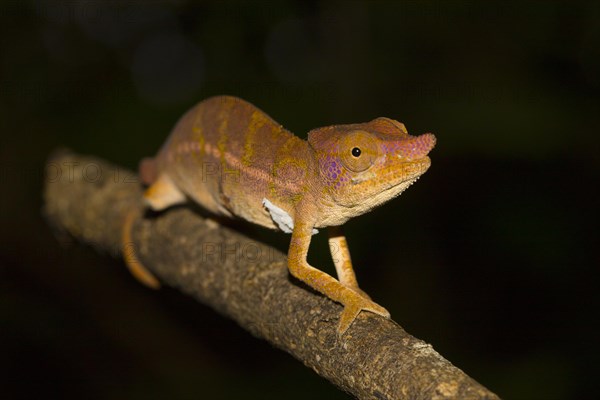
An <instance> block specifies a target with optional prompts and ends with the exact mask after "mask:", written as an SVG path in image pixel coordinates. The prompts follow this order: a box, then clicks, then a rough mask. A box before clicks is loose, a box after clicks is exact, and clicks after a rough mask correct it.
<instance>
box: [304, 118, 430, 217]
mask: <svg viewBox="0 0 600 400" xmlns="http://www.w3.org/2000/svg"><path fill="white" fill-rule="evenodd" d="M308 141H309V143H310V145H311V147H312V149H313V150H314V151H315V157H316V159H317V165H318V169H319V178H320V181H321V182H322V185H321V188H320V190H322V191H323V192H324V193H322V194H321V196H322V197H321V198H323V197H325V198H327V199H330V200H331V201H325V202H323V204H322V207H323V208H326V210H323V211H324V212H325V214H327V215H328V216H327V217H326V218H325V219H326V220H327V222H326V223H325V224H324V226H327V225H339V224H342V223H344V222H345V221H346V220H348V219H350V218H352V217H354V216H357V215H360V214H364V213H365V212H367V211H369V210H370V209H372V208H374V207H376V206H378V205H380V204H383V203H385V202H386V201H388V200H390V199H392V198H394V197H396V196H398V195H399V194H400V193H402V192H403V191H404V190H405V189H406V188H408V187H409V186H410V185H411V184H412V183H414V182H415V181H416V180H417V179H418V178H419V177H420V176H421V175H422V174H423V173H425V171H427V169H428V168H429V165H430V164H431V160H430V159H429V157H428V156H427V154H428V153H429V152H430V151H431V149H432V148H433V147H434V145H435V136H433V134H431V133H425V134H423V135H420V136H411V135H409V134H408V132H407V130H406V128H405V127H404V125H403V124H402V123H400V122H398V121H394V120H392V119H388V118H377V119H374V120H373V121H370V122H367V123H363V124H351V125H336V126H329V127H325V128H318V129H315V130H313V131H311V132H309V136H308Z"/></svg>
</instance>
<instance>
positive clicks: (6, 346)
mask: <svg viewBox="0 0 600 400" xmlns="http://www.w3.org/2000/svg"><path fill="white" fill-rule="evenodd" d="M136 4H137V3H132V2H128V1H126V2H118V3H117V2H100V1H88V2H73V1H70V2H66V3H65V2H57V1H52V2H46V1H22V2H2V3H1V5H0V132H1V134H2V147H1V150H0V166H1V170H0V172H1V181H0V182H1V187H2V196H1V197H0V213H1V214H0V215H1V217H2V221H1V222H2V223H1V228H0V243H1V246H2V251H1V253H0V263H1V267H0V324H1V325H0V338H1V340H0V364H1V365H2V368H3V369H4V372H1V378H0V390H1V392H2V398H5V399H17V398H33V397H39V396H44V397H46V398H90V399H94V398H97V399H115V398H116V399H118V398H127V399H137V398H145V399H159V398H170V399H184V398H208V397H209V396H210V397H211V398H223V399H233V398H239V397H240V396H244V397H245V398H260V399H277V398H281V397H285V398H290V399H294V398H297V399H301V398H302V399H304V398H312V399H325V398H331V399H334V398H337V399H345V398H348V396H347V395H345V394H344V393H342V392H339V391H338V390H337V389H335V388H334V387H333V386H332V385H331V384H329V383H328V382H326V381H325V380H323V379H321V378H319V377H318V376H317V375H316V374H315V373H314V372H312V371H311V370H309V369H307V368H305V367H303V366H302V365H301V364H300V363H299V362H297V361H295V360H294V359H293V358H292V357H290V356H288V355H286V354H284V353H282V352H280V351H278V350H275V349H273V348H271V347H270V346H269V345H268V344H266V343H265V342H263V341H261V340H258V339H255V338H253V337H251V336H250V335H249V334H248V333H246V332H245V331H243V330H241V329H240V328H239V327H238V326H237V325H235V323H233V322H231V321H229V320H227V319H225V318H222V317H221V316H219V315H217V314H216V313H214V312H213V311H212V310H210V309H208V308H207V307H205V306H203V305H200V304H197V303H195V302H194V301H192V300H190V299H188V298H186V297H185V296H183V295H180V294H179V293H177V292H175V291H173V290H169V289H164V290H161V291H160V292H153V291H150V290H147V289H145V288H144V287H142V286H141V285H139V284H137V283H136V282H135V281H134V280H133V279H132V278H131V277H130V276H129V275H128V273H127V272H126V270H125V268H124V267H123V264H122V262H121V261H119V260H114V259H112V258H111V257H110V256H109V255H101V254H97V253H96V252H94V251H93V250H92V249H90V248H89V247H86V246H83V245H78V244H76V243H70V241H69V240H68V239H65V238H60V237H59V238H56V237H55V236H54V235H53V234H52V231H51V230H50V228H49V227H48V226H47V225H46V223H45V221H44V220H43V217H42V214H41V206H42V187H43V181H44V162H45V159H46V157H47V156H48V155H49V153H50V152H51V151H52V150H53V149H55V148H56V147H58V146H67V147H69V148H71V149H73V150H75V151H77V152H80V153H84V154H94V155H97V156H100V157H103V158H106V159H108V160H111V161H113V162H115V163H118V164H120V165H123V166H126V167H129V168H135V167H136V165H137V162H138V160H139V159H140V158H141V157H143V156H148V155H152V154H154V153H155V152H156V150H157V149H158V147H159V146H160V144H161V143H162V141H163V140H164V139H165V137H166V136H167V134H168V132H169V130H170V128H171V127H172V126H173V124H174V123H175V121H176V120H177V118H179V116H180V115H181V114H183V112H184V111H185V110H187V109H188V108H189V107H191V106H192V105H193V104H194V103H196V102H197V101H199V100H201V99H203V98H206V97H208V96H211V95H215V94H232V95H237V96H240V97H242V98H245V99H247V100H249V101H251V102H252V103H254V104H256V105H257V106H259V107H260V108H262V109H263V110H265V111H267V112H268V113H269V114H270V115H271V116H272V117H273V118H275V119H276V120H277V121H278V122H280V123H282V124H283V125H284V126H285V127H287V128H288V129H290V130H291V131H293V132H296V133H297V134H298V135H300V136H302V137H305V135H306V132H307V131H308V130H310V129H311V128H315V127H319V126H324V125H329V124H334V123H351V122H364V121H367V120H370V119H372V118H375V117H378V116H387V117H391V118H394V119H398V120H400V121H403V122H404V123H405V124H406V126H407V127H408V129H409V131H410V132H411V133H413V134H419V133H423V132H428V131H431V132H434V133H435V134H436V136H437V138H438V145H437V147H436V148H435V149H434V151H433V152H432V160H433V165H432V167H431V169H430V170H429V172H427V174H426V175H425V176H423V177H422V178H421V179H420V180H419V182H418V184H417V185H415V186H414V187H412V188H411V189H410V190H408V191H407V192H406V193H405V194H403V195H402V196H401V197H400V198H399V199H396V200H394V201H393V202H391V203H390V204H387V205H385V206H383V207H381V208H379V209H377V210H375V211H373V212H372V213H370V214H368V215H366V216H363V217H360V218H358V219H356V220H353V221H351V222H350V223H348V224H347V234H348V238H349V241H350V247H351V250H352V255H353V258H354V262H355V265H356V267H357V273H358V275H359V280H360V282H361V283H362V285H363V287H364V288H365V290H366V291H367V292H368V293H370V294H371V295H372V296H373V297H374V299H375V300H377V301H378V302H380V303H381V304H383V305H384V306H386V307H387V308H388V309H389V310H390V311H391V313H392V316H393V317H394V319H395V320H397V321H398V322H399V323H400V324H401V325H402V326H403V327H404V328H405V329H406V330H407V331H408V332H410V333H411V334H413V335H415V336H417V337H419V338H422V339H424V340H426V341H427V342H429V343H431V344H432V345H433V346H434V348H435V349H436V350H438V351H439V352H440V353H441V354H443V355H444V356H445V357H446V358H448V359H449V360H451V361H452V362H453V363H454V364H455V365H457V366H458V367H460V368H462V369H463V370H465V371H466V372H467V373H468V374H469V375H471V376H472V377H474V378H475V379H477V380H478V381H480V382H481V383H483V384H484V385H486V386H487V387H489V388H490V389H492V390H493V391H495V392H497V393H498V394H500V395H501V396H502V397H505V398H507V399H508V398H514V399H575V398H577V399H584V398H591V397H592V395H593V393H597V386H598V385H597V374H598V368H597V357H598V347H599V346H598V333H599V332H598V328H597V326H596V323H597V317H598V303H599V299H600V296H599V295H598V280H597V279H596V275H597V271H598V266H599V265H600V262H599V261H600V260H599V256H598V251H597V248H598V244H599V243H598V222H599V219H598V199H597V197H596V189H597V186H598V183H599V169H600V162H599V157H598V151H599V149H600V146H599V144H600V140H599V132H598V125H599V124H598V120H599V118H598V117H599V115H600V2H592V1H590V2H577V1H537V2H514V3H513V2H505V1H502V2H499V1H486V2H471V1H443V2H437V1H397V2H392V1H370V2H347V1H337V2H336V1H331V2H315V1H311V2H305V1H282V2H277V3H274V4H267V3H255V2H233V3H230V2H228V3H216V2H215V3H212V2H198V3H197V2H191V1H171V2H168V3H158V2H146V3H145V5H144V6H140V5H136ZM257 231H260V229H258V228H257ZM282 235H283V234H282ZM281 240H282V241H285V240H288V239H287V238H286V237H285V236H282V239H281ZM316 241H317V242H318V244H317V245H316V246H315V251H314V252H313V253H312V254H311V260H313V263H319V262H320V263H321V264H323V268H324V269H326V270H328V271H330V270H331V266H330V265H329V264H330V261H329V256H328V255H327V254H326V252H325V250H326V245H325V239H324V237H320V236H317V237H316ZM315 261H316V262H315Z"/></svg>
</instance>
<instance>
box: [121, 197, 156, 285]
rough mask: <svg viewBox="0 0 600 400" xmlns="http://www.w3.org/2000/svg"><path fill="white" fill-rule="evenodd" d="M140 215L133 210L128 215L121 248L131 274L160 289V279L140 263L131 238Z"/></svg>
mask: <svg viewBox="0 0 600 400" xmlns="http://www.w3.org/2000/svg"><path fill="white" fill-rule="evenodd" d="M139 214H140V211H139V209H137V208H135V209H132V210H131V211H129V212H128V213H127V216H126V217H125V223H124V224H123V230H122V231H121V247H122V251H123V258H124V260H125V264H126V265H127V268H128V269H129V272H131V274H132V275H133V276H134V277H135V278H136V279H137V280H138V281H140V282H141V283H143V284H144V285H146V286H148V287H150V288H152V289H158V288H160V283H159V282H158V279H156V278H155V277H154V275H152V274H151V273H150V271H148V270H147V269H146V268H145V267H144V266H143V265H142V263H141V262H140V260H139V259H138V258H137V255H136V254H135V246H134V243H133V240H132V237H131V231H132V228H133V222H134V221H135V218H136V217H137V216H138V215H139Z"/></svg>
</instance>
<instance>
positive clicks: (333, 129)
mask: <svg viewBox="0 0 600 400" xmlns="http://www.w3.org/2000/svg"><path fill="white" fill-rule="evenodd" d="M435 142H436V138H435V136H434V135H433V134H431V133H425V134H422V135H419V136H411V135H409V134H408V131H407V130H406V127H405V126H404V124H402V123H400V122H398V121H395V120H393V119H389V118H384V117H380V118H376V119H374V120H372V121H370V122H366V123H357V124H345V125H332V126H326V127H322V128H316V129H313V130H311V131H310V132H308V140H303V139H301V138H299V137H298V136H296V135H294V134H293V133H291V132H289V131H288V130H286V129H285V128H283V126H281V125H280V124H279V123H277V122H275V121H274V120H273V119H272V118H271V117H269V116H268V115H267V114H265V113H264V112H263V111H261V110H260V109H258V108H257V107H255V106H254V105H252V104H251V103H249V102H247V101H245V100H242V99H240V98H237V97H233V96H216V97H211V98H208V99H206V100H203V101H201V102H200V103H198V104H197V105H195V106H194V107H193V108H192V109H190V110H189V111H188V112H187V113H185V114H184V115H183V116H182V117H181V118H180V120H179V121H178V122H177V124H176V125H175V127H174V128H173V130H172V132H171V134H170V135H169V137H168V138H167V140H166V142H165V143H164V145H163V146H162V148H161V149H160V150H159V152H158V154H157V155H156V157H154V158H146V159H143V160H142V161H141V163H140V168H139V173H140V178H141V181H142V182H143V183H144V184H145V185H147V186H148V187H147V189H146V190H145V192H144V195H143V197H144V203H145V205H146V207H150V208H151V209H153V210H155V211H161V210H165V209H167V208H169V207H171V206H173V205H177V204H181V203H185V202H188V201H193V202H195V203H197V204H199V205H200V206H202V207H203V208H204V209H206V210H207V211H209V212H210V213H213V214H216V215H219V216H224V217H229V218H241V219H244V220H247V221H249V222H252V223H254V224H257V225H260V226H264V227H267V228H271V229H279V230H282V231H284V232H287V233H291V240H290V245H289V249H288V270H289V272H290V274H291V275H292V276H294V277H295V278H297V279H298V280H300V281H302V282H304V283H305V284H307V285H308V286H310V287H311V288H313V289H315V290H316V291H318V292H320V293H322V294H323V295H325V296H326V297H328V298H329V299H331V300H333V301H335V302H338V303H341V304H342V305H343V310H342V312H341V315H340V319H339V323H338V326H337V332H338V334H340V335H343V334H344V333H345V332H346V331H347V329H348V328H349V327H350V326H351V324H352V322H353V321H354V320H355V319H356V317H357V316H358V315H359V313H360V312H361V311H368V312H371V313H375V314H378V315H380V316H383V317H385V318H390V313H389V312H388V311H387V310H386V309H385V308H384V307H382V306H380V305H379V304H377V303H375V302H374V301H373V300H372V299H371V298H370V297H369V296H368V295H367V294H366V293H365V292H364V291H363V290H362V289H360V288H359V285H358V282H357V279H356V275H355V273H354V269H353V267H352V261H351V258H350V252H349V248H348V243H347V241H346V237H345V236H344V234H343V232H342V230H341V226H342V225H343V224H344V223H345V222H346V221H348V220H349V219H350V218H353V217H356V216H358V215H361V214H364V213H366V212H368V211H370V210H372V209H373V208H374V207H377V206H379V205H381V204H383V203H385V202H387V201H389V200H391V199H393V198H394V197H396V196H398V195H399V194H400V193H402V192H403V191H404V190H406V189H407V188H408V187H409V186H410V185H411V184H413V183H414V182H415V181H416V180H417V179H418V178H419V177H420V176H421V175H422V174H423V173H425V171H427V169H428V168H429V166H430V165H431V161H430V158H429V157H428V153H429V152H430V151H431V150H432V149H433V147H434V145H435ZM131 220H132V218H129V221H127V222H126V223H125V226H124V228H123V237H122V241H123V243H124V244H125V243H130V242H131V224H132V221H131ZM321 228H328V232H329V237H328V241H329V248H330V250H331V255H332V258H333V262H334V265H335V270H336V273H337V277H338V279H335V278H334V277H333V276H331V275H329V274H327V273H325V272H323V271H321V270H319V269H317V268H315V267H313V266H311V265H309V264H308V262H307V254H308V250H309V246H310V243H311V238H312V235H314V234H315V233H316V232H317V231H318V229H321ZM124 254H125V261H126V264H127V266H128V267H129V269H130V271H131V272H132V274H133V275H134V276H135V277H136V278H137V279H138V280H140V281H141V282H142V283H144V284H146V285H147V286H150V287H153V288H158V287H159V286H160V284H159V282H158V280H157V279H156V278H155V277H154V276H153V275H152V274H151V273H150V272H149V271H148V270H146V269H145V268H144V267H143V266H142V265H141V264H140V263H139V262H138V260H137V258H136V257H135V254H134V253H132V252H125V253H124Z"/></svg>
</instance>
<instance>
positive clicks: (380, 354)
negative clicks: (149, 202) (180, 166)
mask: <svg viewBox="0 0 600 400" xmlns="http://www.w3.org/2000/svg"><path fill="white" fill-rule="evenodd" d="M46 172H47V179H46V187H45V205H44V212H45V214H46V216H47V218H48V220H49V222H50V223H52V224H53V225H54V226H55V227H57V228H58V229H61V230H63V231H66V232H68V233H69V234H71V235H73V236H74V237H76V238H77V239H79V240H80V241H83V242H86V243H89V244H91V245H93V246H95V247H96V248H97V249H98V250H100V251H104V252H106V251H109V252H111V253H113V254H114V255H115V256H120V247H121V246H120V243H119V238H120V231H121V227H122V224H123V221H124V218H125V215H126V214H127V213H128V212H129V211H130V210H132V208H135V207H138V208H141V202H140V199H141V187H140V184H139V183H138V180H137V178H136V176H135V174H134V173H132V172H130V171H127V170H125V169H123V168H120V167H117V166H114V165H111V164H109V163H107V162H105V161H103V160H100V159H98V158H94V157H86V156H80V155H76V154H72V153H69V152H66V151H63V152H60V153H56V154H55V155H53V156H52V157H51V158H50V160H49V162H48V164H47V171H46ZM133 241H134V243H133V244H132V245H133V246H134V248H135V249H136V254H137V256H138V258H139V259H140V260H141V262H142V263H143V264H144V265H145V266H146V267H147V268H148V269H149V270H151V271H152V272H153V273H154V274H155V275H156V276H157V277H159V279H160V280H161V281H162V282H163V283H165V284H167V285H170V286H173V287H175V288H178V289H179V290H181V291H182V292H184V293H186V294H188V295H190V296H193V297H194V298H196V299H197V300H198V301H200V302H202V303H204V304H208V305H210V306H211V307H213V308H214V309H215V310H217V311H218V312H220V313H221V314H223V315H226V316H227V317H229V318H232V319H234V320H235V321H237V322H238V323H239V324H240V325H241V326H242V327H243V328H245V329H246V330H248V331H249V332H251V333H252V334H253V335H255V336H257V337H260V338H263V339H265V340H267V341H269V342H270V343H272V344H273V345H274V346H276V347H278V348H280V349H282V350H285V351H287V352H288V353H290V354H292V355H293V356H294V357H296V358H297V359H298V360H300V361H302V362H303V363H304V364H305V365H306V366H308V367H310V368H312V369H313V370H315V371H316V372H317V373H318V374H319V375H321V376H323V377H324V378H326V379H328V380H329V381H331V382H332V383H334V384H335V385H337V386H338V387H340V388H341V389H343V390H345V391H346V392H348V393H351V394H352V395H354V396H356V397H357V398H359V399H498V397H497V396H496V395H495V394H494V393H492V392H490V391H489V390H487V389H486V388H484V387H483V386H481V385H480V384H479V383H477V382H476V381H474V380H473V379H472V378H470V377H469V376H467V375H466V374H465V373H464V372H462V371H461V370H460V369H458V368H456V367H455V366H453V365H452V364H451V363H450V362H449V361H447V360H445V359H444V358H443V357H442V356H441V355H439V354H438V353H437V352H436V351H434V350H433V348H432V347H431V345H429V344H427V343H425V342H423V341H421V340H419V339H416V338H414V337H412V336H411V335H409V334H407V333H406V332H405V331H404V330H403V329H402V328H401V327H400V326H399V325H398V324H396V323H395V322H393V321H391V320H386V319H384V318H381V317H379V316H376V315H374V314H371V313H367V312H363V313H361V314H360V315H359V317H358V318H357V320H356V321H355V322H354V323H353V324H352V326H351V327H350V329H349V330H348V332H347V333H346V334H345V335H344V337H343V338H342V339H341V340H340V339H338V337H337V334H336V326H337V322H338V317H339V315H340V312H341V310H342V308H341V306H340V305H339V304H337V303H335V302H333V301H331V300H329V299H327V298H325V297H323V296H321V295H319V294H317V293H315V292H313V291H310V290H309V289H308V288H307V287H305V286H302V285H301V284H299V283H298V282H297V281H295V280H294V279H293V278H291V277H290V275H289V274H288V272H287V267H286V265H287V262H286V258H285V255H283V254H282V253H281V252H279V251H277V250H275V249H273V248H271V247H269V246H267V245H265V244H262V243H259V242H257V241H254V240H252V239H251V238H248V237H246V236H244V235H242V234H240V233H238V232H237V231H235V230H232V229H230V228H227V227H223V226H220V225H217V224H215V223H210V222H207V220H206V219H204V218H203V217H201V216H200V215H198V213H197V212H194V211H193V210H191V209H190V208H189V207H179V208H174V209H171V210H168V211H166V212H162V213H158V214H156V215H152V216H145V217H144V218H139V219H138V220H137V221H136V222H135V223H134V227H133Z"/></svg>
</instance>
